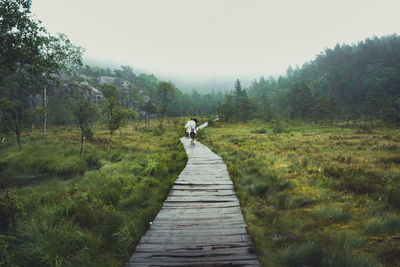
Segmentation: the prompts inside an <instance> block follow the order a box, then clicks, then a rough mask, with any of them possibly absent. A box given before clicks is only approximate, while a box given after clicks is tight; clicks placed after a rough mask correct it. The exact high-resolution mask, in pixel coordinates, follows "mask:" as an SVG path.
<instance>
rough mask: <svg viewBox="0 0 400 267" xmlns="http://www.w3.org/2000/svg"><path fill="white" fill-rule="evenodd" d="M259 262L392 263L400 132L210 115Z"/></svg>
mask: <svg viewBox="0 0 400 267" xmlns="http://www.w3.org/2000/svg"><path fill="white" fill-rule="evenodd" d="M201 141H202V142H203V143H204V144H206V145H208V146H209V147H210V148H211V149H212V150H213V151H214V152H216V153H218V154H219V155H221V156H222V157H223V159H224V160H225V162H226V163H227V165H228V170H229V173H230V175H231V178H232V180H233V182H234V186H235V188H236V191H237V194H238V197H239V199H240V203H241V206H242V211H243V213H244V216H245V219H246V222H247V227H248V232H249V234H250V236H251V238H252V240H253V241H254V244H255V247H256V250H257V253H258V255H259V259H260V261H261V263H262V265H263V266H400V131H399V130H398V129H397V130H396V129H385V128H382V129H373V130H372V131H371V130H369V129H367V128H365V127H361V128H346V127H341V126H321V125H317V124H307V123H300V122H298V123H290V124H285V123H282V122H278V121H276V122H274V123H271V124H268V123H263V122H261V121H251V122H249V123H247V124H230V123H220V122H217V123H216V124H215V125H213V126H211V127H208V128H207V129H205V130H204V132H203V133H202V134H201Z"/></svg>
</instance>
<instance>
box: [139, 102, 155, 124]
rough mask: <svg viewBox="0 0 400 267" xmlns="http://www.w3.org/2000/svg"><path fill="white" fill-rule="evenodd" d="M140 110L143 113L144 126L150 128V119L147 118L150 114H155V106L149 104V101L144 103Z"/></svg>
mask: <svg viewBox="0 0 400 267" xmlns="http://www.w3.org/2000/svg"><path fill="white" fill-rule="evenodd" d="M142 110H143V111H144V112H145V118H144V125H145V127H150V119H149V116H150V115H151V114H155V113H156V112H157V108H156V106H155V105H154V104H153V102H151V100H148V101H146V103H145V104H144V105H143V107H142Z"/></svg>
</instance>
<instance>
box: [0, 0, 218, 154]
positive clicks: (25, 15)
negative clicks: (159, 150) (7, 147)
mask: <svg viewBox="0 0 400 267" xmlns="http://www.w3.org/2000/svg"><path fill="white" fill-rule="evenodd" d="M30 9H31V0H0V35H1V39H0V123H1V124H0V131H1V133H2V136H3V137H2V138H4V136H6V137H7V136H10V135H13V136H15V137H16V139H17V144H18V146H19V147H20V148H22V145H21V137H22V134H23V132H24V131H26V130H27V129H28V128H35V127H38V125H40V127H41V128H42V129H43V135H44V136H46V135H47V128H48V124H49V123H51V124H76V125H78V126H79V128H80V129H81V132H82V134H81V154H83V153H84V140H85V137H86V136H87V135H90V132H91V125H92V124H93V122H94V121H98V119H99V118H101V119H102V120H103V121H104V125H106V127H107V129H108V130H109V133H110V138H109V141H110V142H109V143H110V145H109V146H111V143H112V135H113V133H114V131H115V130H117V129H118V128H120V127H121V126H122V125H123V124H124V122H126V121H127V120H129V119H136V120H138V121H141V120H144V121H145V125H146V127H148V126H149V118H151V117H159V118H163V119H165V118H166V117H169V116H193V115H208V114H212V113H215V112H216V107H217V101H218V99H222V98H223V95H222V94H221V93H219V94H215V93H212V94H206V95H200V94H198V93H197V92H195V91H194V92H193V93H191V94H187V93H182V92H181V91H180V90H179V89H178V88H177V87H176V86H175V85H174V84H173V83H172V82H170V81H159V80H158V79H157V78H156V77H155V76H154V75H152V74H144V73H142V74H136V73H134V71H133V69H132V68H131V67H129V66H122V67H121V68H117V69H114V70H111V69H109V68H105V69H103V68H99V67H93V66H88V65H86V66H83V63H82V55H83V53H84V49H83V48H82V47H79V46H76V45H74V44H72V43H71V41H70V40H69V39H68V37H67V36H66V35H63V34H58V35H56V36H54V35H51V34H50V33H48V32H47V30H46V29H45V28H44V27H42V26H41V23H40V21H38V20H37V19H36V18H35V17H34V16H33V15H32V14H31V10H30Z"/></svg>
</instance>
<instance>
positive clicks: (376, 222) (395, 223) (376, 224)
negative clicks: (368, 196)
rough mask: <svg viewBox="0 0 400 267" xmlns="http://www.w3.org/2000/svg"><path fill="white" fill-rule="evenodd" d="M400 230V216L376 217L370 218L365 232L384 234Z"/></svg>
mask: <svg viewBox="0 0 400 267" xmlns="http://www.w3.org/2000/svg"><path fill="white" fill-rule="evenodd" d="M399 232H400V218H398V217H389V218H374V219H372V220H370V221H369V222H368V223H367V225H366V227H365V233H366V234H368V235H383V234H393V233H399Z"/></svg>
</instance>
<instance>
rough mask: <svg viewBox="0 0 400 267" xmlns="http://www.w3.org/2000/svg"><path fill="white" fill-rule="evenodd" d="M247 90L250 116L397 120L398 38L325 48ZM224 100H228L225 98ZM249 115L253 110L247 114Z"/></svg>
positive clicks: (399, 84) (399, 114)
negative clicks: (283, 74) (250, 108)
mask: <svg viewBox="0 0 400 267" xmlns="http://www.w3.org/2000/svg"><path fill="white" fill-rule="evenodd" d="M248 94H249V97H250V101H252V106H254V108H255V109H256V110H257V112H255V113H253V117H254V116H255V117H261V118H264V119H266V120H270V119H271V118H272V117H273V116H276V115H279V116H282V117H284V118H287V119H301V120H307V121H314V122H329V123H332V121H333V120H342V121H346V122H347V123H348V122H349V121H353V122H355V121H361V120H364V121H368V122H369V124H370V125H371V126H372V125H373V121H374V120H381V121H385V122H387V123H390V124H395V125H400V37H399V36H398V35H396V34H394V35H389V36H384V37H381V38H378V37H374V38H368V39H366V40H364V41H361V42H359V43H357V44H353V45H346V44H343V45H339V44H338V45H336V46H335V47H334V48H333V49H331V48H329V49H326V50H325V51H324V52H323V53H321V54H319V55H317V56H316V58H315V59H314V60H312V61H310V62H307V63H305V64H304V65H303V66H302V67H301V68H299V67H296V68H295V69H293V68H292V67H290V66H289V68H288V69H287V72H286V75H285V76H280V77H278V78H273V77H270V78H269V79H268V80H265V79H264V78H263V77H261V78H260V79H259V80H258V81H257V80H256V81H254V82H253V83H252V85H251V86H250V88H248ZM227 101H229V100H228V99H227ZM250 114H251V113H250Z"/></svg>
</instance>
